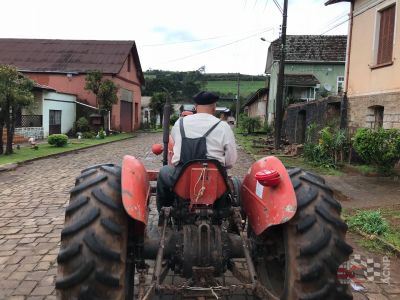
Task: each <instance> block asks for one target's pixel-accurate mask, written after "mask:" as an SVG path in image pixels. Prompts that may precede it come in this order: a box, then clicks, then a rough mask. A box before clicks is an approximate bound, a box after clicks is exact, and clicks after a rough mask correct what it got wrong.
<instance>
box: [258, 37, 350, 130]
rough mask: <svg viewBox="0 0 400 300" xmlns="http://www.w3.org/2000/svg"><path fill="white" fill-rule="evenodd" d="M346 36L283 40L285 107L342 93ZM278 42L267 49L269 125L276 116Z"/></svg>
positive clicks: (289, 38)
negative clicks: (284, 52)
mask: <svg viewBox="0 0 400 300" xmlns="http://www.w3.org/2000/svg"><path fill="white" fill-rule="evenodd" d="M346 42H347V37H346V36H344V35H337V36H321V35H288V36H287V41H286V60H285V91H284V99H285V103H286V104H291V103H297V102H308V101H313V100H316V99H320V98H322V97H326V96H328V95H337V94H341V92H342V89H343V82H344V66H345V58H346ZM280 49H281V40H280V39H277V40H275V41H273V42H272V43H271V45H270V46H269V48H268V57H267V64H266V68H265V73H267V74H269V77H270V78H269V95H268V116H267V118H268V123H269V124H271V123H272V122H273V120H274V117H275V103H276V92H277V86H278V73H279V61H280V58H281V50H280Z"/></svg>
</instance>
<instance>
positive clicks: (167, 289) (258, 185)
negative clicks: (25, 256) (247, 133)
mask: <svg viewBox="0 0 400 300" xmlns="http://www.w3.org/2000/svg"><path fill="white" fill-rule="evenodd" d="M167 141H168V140H167ZM161 148H162V147H161V146H155V147H153V150H154V151H155V152H160V151H161ZM164 148H165V149H166V150H165V155H166V152H167V147H164ZM157 175H158V172H157V171H151V170H146V169H145V167H144V165H143V164H142V162H140V161H139V160H137V159H136V158H135V157H133V156H125V158H124V160H123V162H122V167H119V166H116V165H113V164H104V165H97V166H93V167H90V168H88V169H86V170H83V171H82V173H81V175H79V176H78V177H77V178H76V184H75V187H74V188H73V189H72V190H71V199H70V203H69V206H67V208H66V212H65V227H64V229H63V230H62V232H61V250H60V253H59V255H58V258H57V261H58V277H57V281H56V288H57V293H58V297H59V299H69V300H72V299H116V300H122V299H124V300H128V299H129V300H130V299H141V300H143V299H156V297H157V296H158V295H173V296H172V297H173V299H181V298H182V297H183V298H184V297H191V298H192V299H193V298H195V299H206V298H208V297H210V298H213V299H219V298H221V297H226V298H225V299H230V298H231V297H232V295H234V294H236V293H237V292H243V291H247V292H248V293H251V294H252V295H254V298H255V299H290V300H293V299H303V300H317V299H324V300H328V299H330V300H342V299H343V300H344V299H352V295H351V292H350V289H349V286H348V285H347V284H342V283H340V282H339V279H338V276H337V270H338V267H339V266H340V265H341V264H342V263H343V262H344V261H346V260H347V259H348V257H349V255H350V254H351V252H352V248H351V247H350V246H349V245H348V244H347V243H346V242H345V234H346V230H347V226H346V224H345V223H344V222H343V221H342V220H341V218H340V212H341V206H340V204H339V203H338V202H337V201H336V200H335V199H334V197H333V193H332V191H331V189H330V188H329V187H328V186H327V185H325V182H324V179H323V178H321V177H320V176H317V175H314V174H312V173H309V172H306V171H302V170H301V169H298V168H289V169H286V168H285V166H284V165H283V164H282V163H281V162H280V160H279V159H277V158H275V157H272V156H270V157H265V158H263V159H261V160H259V161H257V162H255V163H254V164H253V165H252V166H251V168H250V169H249V171H248V173H247V175H246V177H245V178H244V180H243V182H241V181H240V180H239V179H238V178H236V177H230V176H228V175H227V172H226V170H225V169H224V168H223V167H222V166H221V165H220V164H219V163H218V161H215V160H201V161H193V162H190V163H188V164H186V165H185V166H184V167H183V169H182V171H181V173H180V176H179V178H178V180H177V181H176V184H175V186H174V188H173V191H171V193H173V194H174V197H175V201H174V205H173V206H172V207H164V208H163V209H162V212H163V216H164V218H163V222H161V224H159V225H161V227H158V229H159V230H156V232H157V233H158V234H156V235H154V234H152V233H150V231H151V230H149V229H148V227H151V224H149V220H148V218H149V210H150V208H149V204H150V199H153V198H152V196H154V193H155V186H154V183H155V182H156V179H157ZM153 223H154V222H153ZM153 231H154V230H153ZM238 259H241V261H245V264H246V268H245V269H243V268H239V267H238V265H237V263H236V262H237V260H238ZM151 260H153V264H151V263H150V261H151ZM149 264H151V266H152V267H151V268H150V269H151V272H150V271H149ZM228 271H230V272H231V273H232V274H233V276H234V277H236V278H237V279H239V280H240V282H241V284H234V285H228V284H227V285H223V284H222V282H221V280H219V279H218V278H219V277H220V276H222V275H223V274H224V273H225V272H228ZM168 272H174V274H176V275H177V276H180V277H182V278H184V283H183V284H175V285H171V284H165V283H164V279H165V277H166V275H167V274H168ZM150 273H151V274H152V277H151V282H150V283H148V282H146V276H147V277H148V275H147V274H150ZM180 297H181V298H180Z"/></svg>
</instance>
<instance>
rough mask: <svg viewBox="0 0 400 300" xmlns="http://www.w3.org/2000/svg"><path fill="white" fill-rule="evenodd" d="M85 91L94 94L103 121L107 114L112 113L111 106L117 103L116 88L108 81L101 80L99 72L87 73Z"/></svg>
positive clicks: (101, 75)
mask: <svg viewBox="0 0 400 300" xmlns="http://www.w3.org/2000/svg"><path fill="white" fill-rule="evenodd" d="M85 90H89V91H91V92H92V93H93V94H95V96H96V105H97V106H98V108H99V111H100V114H101V115H102V116H103V119H104V118H105V116H106V115H107V112H110V113H111V112H112V106H113V104H116V103H117V102H118V97H117V92H118V87H117V86H116V85H115V84H114V82H112V81H111V80H109V79H106V80H103V74H102V73H101V72H100V71H93V72H89V73H88V74H87V75H86V83H85Z"/></svg>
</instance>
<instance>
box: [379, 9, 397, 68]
mask: <svg viewBox="0 0 400 300" xmlns="http://www.w3.org/2000/svg"><path fill="white" fill-rule="evenodd" d="M395 16H396V5H392V6H390V7H388V8H385V9H383V10H381V11H380V12H379V17H380V22H379V36H378V38H379V44H378V53H377V61H376V63H377V65H382V64H387V63H391V62H392V55H393V39H394V21H395Z"/></svg>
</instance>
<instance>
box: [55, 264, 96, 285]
mask: <svg viewBox="0 0 400 300" xmlns="http://www.w3.org/2000/svg"><path fill="white" fill-rule="evenodd" d="M94 268H95V262H94V261H93V260H90V261H89V262H87V263H84V264H82V265H81V266H80V267H79V268H78V269H77V270H76V271H75V272H73V273H72V274H70V275H69V276H67V277H63V278H61V279H59V280H57V281H56V288H57V289H66V288H70V287H73V286H75V285H77V284H79V283H80V282H82V281H83V280H85V279H86V278H87V277H89V275H90V274H91V273H92V272H93V270H94Z"/></svg>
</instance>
